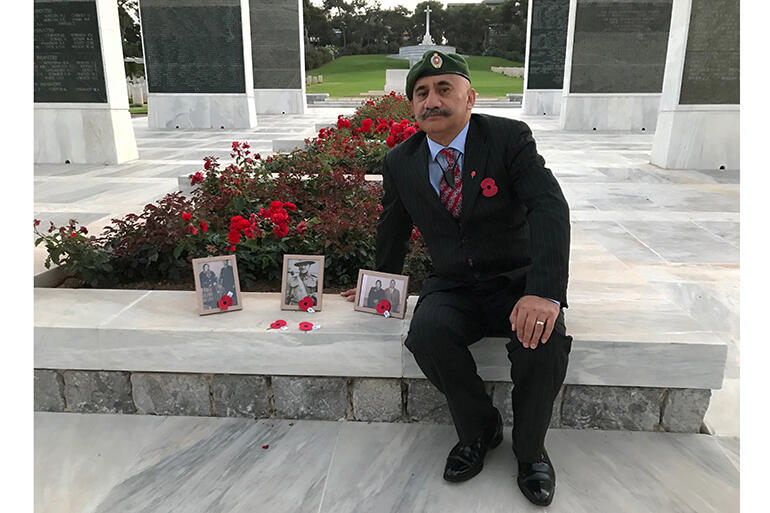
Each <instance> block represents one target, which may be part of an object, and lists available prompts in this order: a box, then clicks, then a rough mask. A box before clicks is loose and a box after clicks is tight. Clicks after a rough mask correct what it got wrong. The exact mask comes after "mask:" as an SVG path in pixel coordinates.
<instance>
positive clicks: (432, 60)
mask: <svg viewBox="0 0 770 513" xmlns="http://www.w3.org/2000/svg"><path fill="white" fill-rule="evenodd" d="M430 63H431V64H432V65H433V67H434V68H440V67H441V65H442V64H443V63H444V62H443V61H442V60H441V56H440V55H439V54H438V53H436V52H433V57H431V58H430Z"/></svg>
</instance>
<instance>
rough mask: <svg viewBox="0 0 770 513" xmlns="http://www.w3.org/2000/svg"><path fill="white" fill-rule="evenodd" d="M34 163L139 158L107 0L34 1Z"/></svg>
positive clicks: (112, 7)
mask: <svg viewBox="0 0 770 513" xmlns="http://www.w3.org/2000/svg"><path fill="white" fill-rule="evenodd" d="M34 17H35V36H34V41H35V74H34V98H35V118H34V119H35V121H34V122H35V129H34V130H35V132H34V133H35V162H40V163H44V162H48V163H56V162H61V163H64V162H70V163H73V164H75V163H81V164H119V163H121V162H125V161H128V160H133V159H136V158H138V157H139V154H138V152H137V149H136V139H135V138H134V128H133V126H132V124H131V115H130V114H129V113H128V95H127V90H126V75H125V71H124V68H123V50H122V47H121V37H120V25H119V23H118V7H117V4H116V3H115V1H114V0H46V1H42V0H35V13H34Z"/></svg>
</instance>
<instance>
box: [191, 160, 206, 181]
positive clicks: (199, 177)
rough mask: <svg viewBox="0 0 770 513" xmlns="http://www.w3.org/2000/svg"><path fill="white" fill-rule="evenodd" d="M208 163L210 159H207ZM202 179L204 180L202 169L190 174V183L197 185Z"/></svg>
mask: <svg viewBox="0 0 770 513" xmlns="http://www.w3.org/2000/svg"><path fill="white" fill-rule="evenodd" d="M206 163H207V164H208V161H206ZM206 169H208V168H206ZM202 181H203V173H201V172H200V171H198V172H197V173H194V174H192V175H190V185H195V184H197V183H201V182H202Z"/></svg>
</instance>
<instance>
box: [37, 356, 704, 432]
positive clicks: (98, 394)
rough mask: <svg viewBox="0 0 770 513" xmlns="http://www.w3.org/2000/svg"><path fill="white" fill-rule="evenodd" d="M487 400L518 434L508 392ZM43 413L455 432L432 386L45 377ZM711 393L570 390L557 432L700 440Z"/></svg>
mask: <svg viewBox="0 0 770 513" xmlns="http://www.w3.org/2000/svg"><path fill="white" fill-rule="evenodd" d="M486 385H487V392H488V393H489V395H490V397H491V398H492V402H493V404H494V405H495V406H496V407H497V408H498V409H499V410H500V413H501V414H502V416H503V421H504V423H505V424H506V425H509V426H510V425H512V424H513V421H514V419H513V408H512V405H511V390H512V387H513V385H512V384H511V383H507V382H489V383H487V384H486ZM34 386H35V400H34V409H35V411H55V412H72V413H122V414H143V415H192V416H209V417H245V418H288V419H315V420H349V421H363V422H424V423H434V424H451V423H452V418H451V415H450V414H449V409H448V408H447V405H446V401H445V399H444V396H443V394H441V393H440V392H439V391H438V390H437V389H436V388H435V387H434V386H433V385H431V384H430V383H429V382H428V381H427V380H424V379H406V378H404V379H395V378H348V377H320V376H261V375H243V374H185V373H157V372H125V371H90V370H66V369H35V385H34ZM710 399H711V391H710V390H700V389H673V388H650V387H619V386H591V385H565V386H563V387H562V390H561V391H560V392H559V395H558V396H557V397H556V400H555V401H554V406H553V415H552V417H551V427H562V428H573V429H611V430H630V431H671V432H690V433H697V432H699V431H700V430H701V425H702V423H703V417H704V415H705V414H706V409H707V408H708V405H709V400H710Z"/></svg>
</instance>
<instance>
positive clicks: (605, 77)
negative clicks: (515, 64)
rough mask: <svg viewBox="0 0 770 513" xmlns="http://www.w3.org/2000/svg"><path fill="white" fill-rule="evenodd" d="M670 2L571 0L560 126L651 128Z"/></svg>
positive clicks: (655, 116)
mask: <svg viewBox="0 0 770 513" xmlns="http://www.w3.org/2000/svg"><path fill="white" fill-rule="evenodd" d="M671 2H672V0H571V2H570V13H569V27H568V31H567V56H566V59H565V69H564V92H563V95H562V103H561V112H560V114H559V125H560V128H561V129H562V130H594V129H595V130H634V131H648V132H649V131H654V130H655V125H656V122H657V119H658V108H659V107H660V96H661V91H662V89H663V71H664V69H665V64H666V47H667V45H668V33H669V26H670V24H671Z"/></svg>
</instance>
